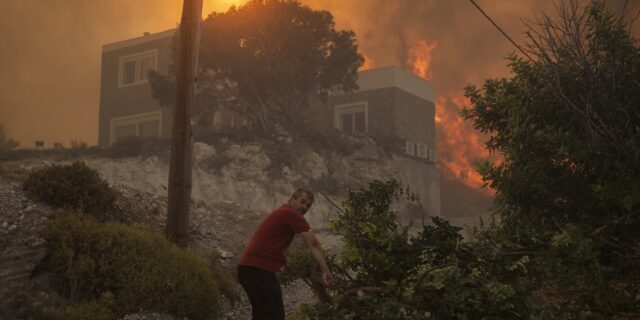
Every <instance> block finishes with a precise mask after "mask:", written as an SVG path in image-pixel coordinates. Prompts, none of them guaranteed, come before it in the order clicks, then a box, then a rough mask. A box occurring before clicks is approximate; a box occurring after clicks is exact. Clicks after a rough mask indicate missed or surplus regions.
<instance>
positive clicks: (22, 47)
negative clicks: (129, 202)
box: [0, 0, 640, 183]
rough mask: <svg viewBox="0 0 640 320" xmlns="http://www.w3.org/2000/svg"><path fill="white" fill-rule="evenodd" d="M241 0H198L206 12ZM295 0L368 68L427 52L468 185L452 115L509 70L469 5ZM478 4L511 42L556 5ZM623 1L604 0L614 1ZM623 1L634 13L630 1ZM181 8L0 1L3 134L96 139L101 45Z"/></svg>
mask: <svg viewBox="0 0 640 320" xmlns="http://www.w3.org/2000/svg"><path fill="white" fill-rule="evenodd" d="M244 2H246V1H244V0H223V1H220V0H216V1H214V0H204V13H205V16H206V15H207V13H209V12H211V11H213V10H223V9H226V7H228V6H229V5H230V4H232V3H235V4H242V3H244ZM302 2H303V3H305V4H307V5H309V6H310V7H312V8H314V9H325V10H329V11H331V12H332V13H333V15H334V17H335V21H336V24H337V27H338V28H346V29H352V30H354V31H355V32H356V34H357V38H358V42H359V45H360V49H361V50H362V52H363V53H364V54H365V55H366V56H367V57H368V60H369V61H368V62H369V63H370V64H372V66H373V67H381V66H388V65H396V66H399V67H403V68H407V69H410V68H411V65H410V64H411V63H410V61H411V56H412V54H414V53H415V50H416V48H417V47H416V46H417V44H419V43H422V44H424V47H425V48H431V49H430V56H429V60H428V64H426V65H427V68H428V72H427V73H426V74H427V76H428V77H430V78H431V80H433V82H434V83H435V86H436V90H437V95H438V99H437V100H438V101H437V109H438V111H437V112H438V118H439V119H440V121H439V122H438V124H437V128H436V129H437V136H438V152H439V157H440V159H441V160H442V161H441V164H442V163H443V162H445V161H446V162H454V161H457V163H455V166H451V167H448V166H444V167H443V171H444V172H450V175H452V176H456V177H458V178H459V179H462V180H465V181H467V182H468V183H471V180H474V179H475V180H477V177H476V178H472V179H471V180H469V177H471V176H472V175H473V173H472V171H470V170H471V168H470V166H471V164H472V163H473V161H474V160H476V158H479V157H483V156H484V155H485V151H482V137H479V136H478V135H477V133H475V132H474V131H473V130H472V128H471V126H470V124H468V123H466V122H463V121H460V120H459V117H457V113H458V112H459V111H460V110H461V108H462V107H463V106H464V100H463V99H462V98H461V97H462V90H463V88H464V87H465V86H466V85H468V84H477V85H480V84H482V83H483V81H484V80H485V79H487V78H494V77H503V76H508V70H507V68H506V66H505V64H506V63H505V61H504V58H505V57H506V56H507V54H509V53H510V52H515V51H516V49H515V48H514V47H513V45H511V43H509V42H508V41H507V40H506V39H505V38H504V37H503V36H502V35H501V34H500V33H499V32H498V31H497V30H496V29H495V28H494V27H493V26H492V25H491V24H490V22H489V21H487V20H486V18H485V17H483V16H482V15H481V14H480V12H478V11H477V10H476V9H475V7H473V5H472V4H471V2H470V1H466V0H453V1H442V0H397V1H388V0H302ZM477 2H478V3H479V4H480V5H481V6H482V7H483V9H484V10H485V11H486V12H487V14H489V15H490V16H491V17H492V18H493V19H494V20H495V22H496V23H498V24H499V25H500V26H501V27H502V28H503V29H504V30H505V31H506V32H507V33H508V34H509V35H510V36H511V37H512V38H513V39H514V40H516V41H518V42H522V41H523V40H524V37H523V32H524V30H525V27H524V26H523V23H522V20H523V19H532V18H533V17H534V14H536V13H539V12H541V11H545V12H552V11H553V1H531V0H511V1H488V0H478V1H477ZM624 2H625V1H624V0H610V1H608V3H609V4H611V5H612V6H614V7H621V6H622V4H623V3H624ZM629 5H630V7H631V8H632V11H634V10H635V11H634V12H636V11H637V10H638V3H637V1H629ZM634 6H635V7H634ZM181 8H182V1H180V0H136V1H130V0H92V1H69V0H19V1H8V0H5V1H0V12H2V16H3V17H2V19H0V42H1V43H2V46H3V50H2V54H1V55H0V68H1V69H2V72H1V73H0V124H2V125H3V126H4V127H5V129H6V131H7V134H8V136H9V137H11V138H14V139H16V140H18V141H19V142H20V143H21V145H22V146H33V141H34V140H36V139H43V140H45V142H46V145H47V146H51V145H52V143H53V142H55V141H58V142H63V143H65V144H66V145H68V143H69V141H70V140H79V141H84V142H87V143H89V144H90V145H93V144H95V143H96V142H97V122H98V103H99V87H100V83H99V81H100V55H101V47H102V45H103V44H106V43H111V42H116V41H120V40H124V39H128V38H132V37H135V36H140V35H142V33H143V32H145V31H148V32H159V31H163V30H166V29H169V28H173V27H175V26H176V23H177V22H178V21H179V19H180V13H181ZM638 25H640V23H637V24H636V25H635V29H636V30H637V29H638ZM636 34H637V33H636ZM412 50H414V51H413V52H412ZM452 119H453V120H452ZM456 139H458V140H461V141H458V140H456ZM476 183H477V181H476Z"/></svg>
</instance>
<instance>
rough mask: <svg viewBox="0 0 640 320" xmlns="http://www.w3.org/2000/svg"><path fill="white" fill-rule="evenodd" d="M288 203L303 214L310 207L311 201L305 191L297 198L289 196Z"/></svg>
mask: <svg viewBox="0 0 640 320" xmlns="http://www.w3.org/2000/svg"><path fill="white" fill-rule="evenodd" d="M289 205H290V206H291V207H292V208H294V209H296V211H298V212H300V213H301V214H305V213H307V211H308V210H309V208H310V207H311V201H309V196H308V195H307V194H306V193H302V194H301V195H300V196H299V197H298V198H291V200H289Z"/></svg>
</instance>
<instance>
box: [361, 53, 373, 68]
mask: <svg viewBox="0 0 640 320" xmlns="http://www.w3.org/2000/svg"><path fill="white" fill-rule="evenodd" d="M362 56H363V57H364V63H362V65H361V66H360V69H358V71H363V70H369V69H373V67H374V64H373V62H374V61H373V59H371V57H369V56H368V55H367V54H366V53H363V54H362Z"/></svg>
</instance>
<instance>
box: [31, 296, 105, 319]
mask: <svg viewBox="0 0 640 320" xmlns="http://www.w3.org/2000/svg"><path fill="white" fill-rule="evenodd" d="M112 304H113V296H111V295H110V294H105V295H103V296H102V297H100V299H98V300H91V301H86V302H81V303H70V304H67V305H64V306H58V305H56V303H55V302H54V301H53V299H52V298H51V297H50V296H49V295H47V294H46V293H43V292H40V293H39V295H38V296H37V297H36V301H35V302H33V304H31V306H30V307H31V308H30V311H29V315H28V317H27V319H37V320H111V319H114V314H113V312H112V311H111V306H112Z"/></svg>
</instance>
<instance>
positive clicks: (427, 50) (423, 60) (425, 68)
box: [407, 40, 438, 79]
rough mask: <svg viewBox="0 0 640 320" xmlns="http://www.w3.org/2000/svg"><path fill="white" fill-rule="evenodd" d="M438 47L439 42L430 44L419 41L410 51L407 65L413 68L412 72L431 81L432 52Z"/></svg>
mask: <svg viewBox="0 0 640 320" xmlns="http://www.w3.org/2000/svg"><path fill="white" fill-rule="evenodd" d="M437 47H438V42H437V41H433V42H431V43H428V42H427V41H425V40H418V41H416V42H415V45H413V46H412V47H411V48H410V49H409V52H408V54H409V56H408V58H407V59H408V61H407V63H408V64H409V66H411V71H412V72H413V73H415V74H417V75H418V76H420V77H421V78H424V79H431V51H433V49H435V48H437Z"/></svg>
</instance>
